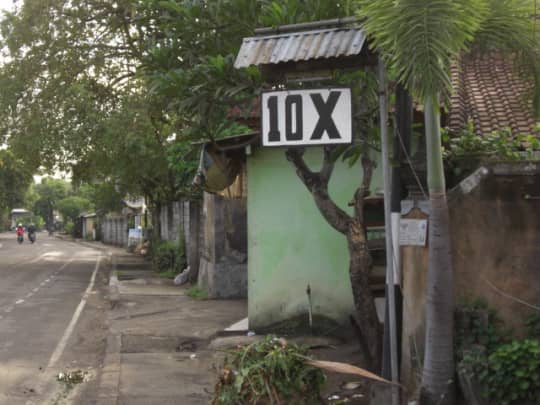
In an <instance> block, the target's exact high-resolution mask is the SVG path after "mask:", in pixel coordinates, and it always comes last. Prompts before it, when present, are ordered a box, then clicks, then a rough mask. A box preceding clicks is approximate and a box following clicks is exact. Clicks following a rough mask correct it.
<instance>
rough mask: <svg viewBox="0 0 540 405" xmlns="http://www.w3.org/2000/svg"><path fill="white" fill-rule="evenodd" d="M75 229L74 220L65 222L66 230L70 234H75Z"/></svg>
mask: <svg viewBox="0 0 540 405" xmlns="http://www.w3.org/2000/svg"><path fill="white" fill-rule="evenodd" d="M74 230H75V225H74V224H73V222H67V223H65V224H64V231H65V232H66V233H67V234H68V235H73V231H74Z"/></svg>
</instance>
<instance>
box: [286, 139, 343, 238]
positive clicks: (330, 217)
mask: <svg viewBox="0 0 540 405" xmlns="http://www.w3.org/2000/svg"><path fill="white" fill-rule="evenodd" d="M302 155H303V150H301V149H300V150H299V149H297V148H296V149H295V148H289V149H287V152H286V156H287V160H288V161H289V162H291V163H292V164H293V165H294V167H295V168H296V174H297V175H298V177H299V178H300V180H301V181H302V183H304V185H305V186H306V188H307V189H308V190H309V192H310V193H311V194H312V195H313V199H314V201H315V204H316V205H317V208H318V209H319V211H320V213H321V214H322V216H323V217H324V219H326V221H327V222H328V224H330V226H331V227H332V228H334V229H335V230H336V231H338V232H340V233H342V234H346V233H347V232H348V230H349V222H350V221H351V219H352V218H351V217H350V216H349V215H348V214H347V213H346V212H345V211H343V210H342V209H341V208H340V207H338V206H337V205H336V203H335V202H334V201H332V199H331V198H330V195H329V194H328V180H329V176H330V175H331V173H332V169H333V166H334V165H333V163H332V162H331V160H330V153H329V152H328V153H327V152H326V151H325V158H324V162H323V170H325V172H326V173H325V175H327V174H328V178H327V179H326V180H325V179H323V175H322V174H321V173H320V172H319V173H315V172H313V171H311V170H310V169H309V167H308V166H307V165H306V162H305V161H304V158H303V157H302Z"/></svg>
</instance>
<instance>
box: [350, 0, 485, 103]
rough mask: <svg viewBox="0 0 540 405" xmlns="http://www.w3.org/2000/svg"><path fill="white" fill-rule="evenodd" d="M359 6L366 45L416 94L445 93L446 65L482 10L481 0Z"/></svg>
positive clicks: (363, 0)
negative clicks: (363, 21)
mask: <svg viewBox="0 0 540 405" xmlns="http://www.w3.org/2000/svg"><path fill="white" fill-rule="evenodd" d="M359 5H360V11H359V14H360V16H361V17H365V18H366V20H365V23H364V29H365V30H366V31H367V33H368V35H369V36H370V37H371V39H372V44H373V45H374V46H375V47H376V48H377V50H378V51H379V52H381V54H382V56H383V57H384V58H385V59H386V61H387V63H389V64H390V65H391V66H393V67H394V68H395V69H396V71H397V73H398V76H399V79H400V81H401V82H402V83H403V84H404V85H405V87H406V88H407V89H408V90H409V91H410V92H411V93H413V94H414V95H415V96H417V97H418V98H420V99H425V98H426V97H435V96H437V95H439V94H442V95H448V94H449V93H450V89H451V81H450V73H449V67H450V65H451V63H452V61H453V60H454V59H455V58H456V56H457V55H458V53H459V52H460V51H462V50H463V49H465V48H466V47H467V44H468V43H470V42H471V41H472V39H473V38H474V34H475V32H476V30H477V29H478V28H479V27H480V23H481V21H482V19H483V18H484V16H485V14H486V12H487V3H486V1H485V0H452V1H448V0H400V1H395V0H377V1H371V0H359Z"/></svg>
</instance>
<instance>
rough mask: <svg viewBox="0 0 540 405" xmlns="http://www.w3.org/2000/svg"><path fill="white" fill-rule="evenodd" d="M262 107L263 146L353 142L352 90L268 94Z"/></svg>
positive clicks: (276, 92) (327, 89) (264, 95)
mask: <svg viewBox="0 0 540 405" xmlns="http://www.w3.org/2000/svg"><path fill="white" fill-rule="evenodd" d="M261 103H262V105H261V110H262V114H261V115H262V125H261V127H262V138H263V146H291V145H324V144H333V143H350V142H351V139H352V103H351V90H350V89H349V88H330V89H329V88H326V89H314V90H291V91H272V92H264V93H263V94H262V97H261Z"/></svg>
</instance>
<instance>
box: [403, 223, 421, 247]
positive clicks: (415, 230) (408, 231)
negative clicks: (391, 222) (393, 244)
mask: <svg viewBox="0 0 540 405" xmlns="http://www.w3.org/2000/svg"><path fill="white" fill-rule="evenodd" d="M426 239H427V219H401V220H400V221H399V244H400V246H426Z"/></svg>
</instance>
